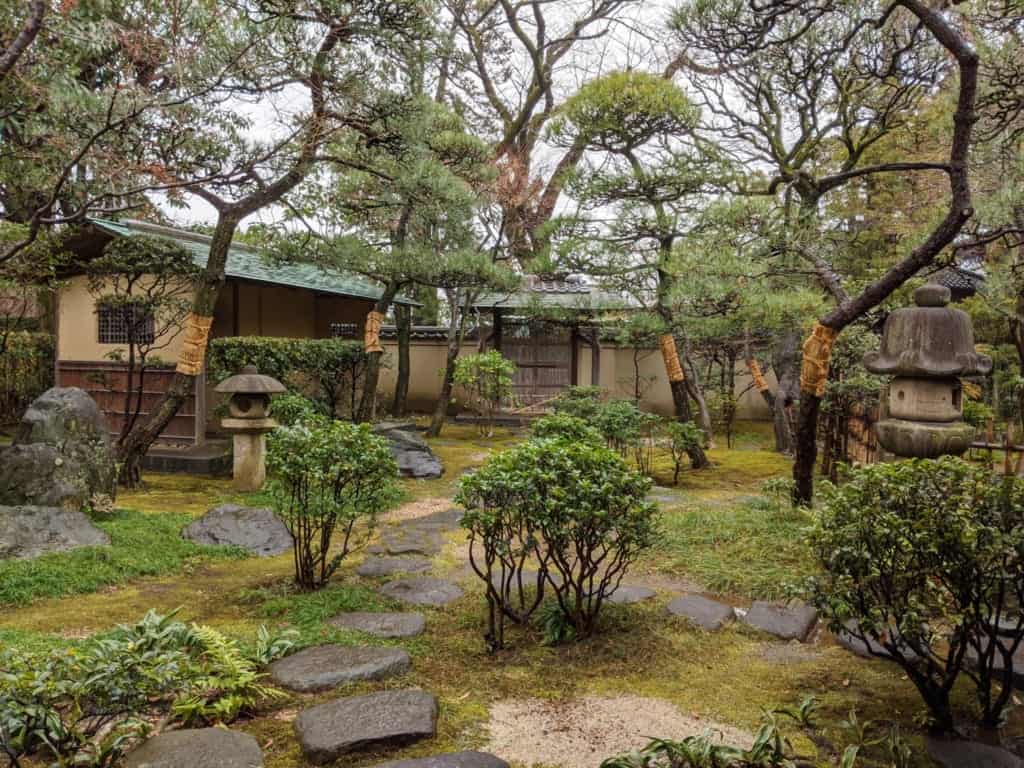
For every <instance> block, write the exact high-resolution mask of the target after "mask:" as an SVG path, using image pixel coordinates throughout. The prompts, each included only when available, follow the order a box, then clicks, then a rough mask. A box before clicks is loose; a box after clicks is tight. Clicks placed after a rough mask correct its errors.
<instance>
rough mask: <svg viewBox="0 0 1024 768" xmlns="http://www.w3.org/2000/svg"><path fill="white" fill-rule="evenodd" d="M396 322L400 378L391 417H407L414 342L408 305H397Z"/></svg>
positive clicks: (397, 382) (396, 384)
mask: <svg viewBox="0 0 1024 768" xmlns="http://www.w3.org/2000/svg"><path fill="white" fill-rule="evenodd" d="M395 322H396V324H397V326H398V378H397V379H396V380H395V399H394V401H393V402H392V403H391V415H392V416H394V417H395V418H401V417H402V416H405V411H406V402H407V401H408V399H409V365H410V361H409V345H410V343H411V341H412V311H411V309H410V307H408V306H407V305H396V307H395Z"/></svg>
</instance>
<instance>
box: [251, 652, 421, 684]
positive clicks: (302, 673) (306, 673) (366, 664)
mask: <svg viewBox="0 0 1024 768" xmlns="http://www.w3.org/2000/svg"><path fill="white" fill-rule="evenodd" d="M411 667H412V662H411V661H410V659H409V654H408V653H406V652H405V651H403V650H402V649H401V648H349V647H346V646H342V645H321V646H317V647H315V648H306V649H305V650H302V651H299V652H298V653H295V654H292V655H291V656H286V657H285V658H283V659H278V660H277V661H275V662H274V663H273V664H271V665H270V668H269V671H270V679H271V680H273V681H274V682H275V683H277V684H278V685H280V686H282V687H284V688H288V689H289V690H292V691H299V692H300V693H309V692H311V691H323V690H326V689H327V688H334V687H335V686H337V685H341V684H342V683H352V682H355V681H356V680H383V679H384V678H385V677H391V676H393V675H404V674H405V673H406V672H408V671H409V669H410V668H411Z"/></svg>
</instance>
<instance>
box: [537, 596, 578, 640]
mask: <svg viewBox="0 0 1024 768" xmlns="http://www.w3.org/2000/svg"><path fill="white" fill-rule="evenodd" d="M538 618H539V619H540V626H541V629H543V630H544V645H562V644H563V643H571V642H572V641H573V640H575V639H576V627H574V626H573V624H572V620H571V619H570V618H569V617H568V616H566V615H565V611H563V610H562V606H561V605H559V604H558V603H557V602H556V601H554V600H549V601H548V602H546V603H544V604H543V605H542V606H541V608H540V614H539V617H538Z"/></svg>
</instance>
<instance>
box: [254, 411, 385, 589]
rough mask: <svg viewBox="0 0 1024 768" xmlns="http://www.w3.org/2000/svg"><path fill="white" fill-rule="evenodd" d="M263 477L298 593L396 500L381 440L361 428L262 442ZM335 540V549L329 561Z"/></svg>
mask: <svg viewBox="0 0 1024 768" xmlns="http://www.w3.org/2000/svg"><path fill="white" fill-rule="evenodd" d="M267 471H268V474H269V475H270V481H269V483H268V485H267V489H268V492H269V494H270V497H271V500H272V501H271V503H272V505H273V507H274V510H275V512H276V513H277V515H278V517H280V518H281V520H282V521H284V524H285V525H286V526H287V527H288V531H289V532H290V533H291V535H292V539H293V543H294V548H295V558H294V559H295V582H296V583H297V584H298V585H299V586H300V587H302V588H304V589H319V588H320V587H322V586H324V585H325V584H326V583H327V580H328V579H330V577H331V575H332V574H333V573H334V572H335V571H336V570H337V569H338V566H339V565H341V563H342V561H343V560H344V559H345V558H346V557H347V556H348V555H349V553H350V552H352V551H353V549H355V548H356V547H357V546H359V545H360V544H364V543H365V541H366V539H367V538H368V537H369V535H370V533H371V532H372V530H373V527H374V525H375V522H376V519H377V515H378V514H379V513H380V512H382V511H384V510H385V509H387V507H388V506H389V505H390V504H391V503H392V502H393V501H394V500H395V499H396V498H397V495H398V485H397V483H396V478H397V476H398V466H397V465H396V464H395V460H394V458H393V457H392V455H391V450H390V448H389V447H388V443H387V440H385V439H384V438H382V437H380V436H379V435H375V434H374V433H373V431H372V430H371V429H370V427H369V425H367V424H348V423H345V422H340V421H332V422H314V423H313V424H296V425H294V426H291V427H280V428H278V429H276V430H274V432H273V433H272V434H271V436H270V439H269V440H268V450H267ZM336 532H337V533H340V535H341V544H340V547H339V548H338V549H337V551H336V552H335V553H334V554H333V555H332V554H331V552H330V549H331V543H332V541H333V540H334V535H335V533H336ZM360 534H361V538H360V539H359V540H357V537H359V536H360Z"/></svg>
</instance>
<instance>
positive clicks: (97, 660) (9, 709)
mask: <svg viewBox="0 0 1024 768" xmlns="http://www.w3.org/2000/svg"><path fill="white" fill-rule="evenodd" d="M293 635H294V633H292V635H291V636H285V635H276V636H274V635H271V634H270V633H269V632H267V631H266V630H265V629H264V628H262V627H261V628H260V632H259V634H258V637H257V639H256V642H255V644H254V646H253V651H252V653H251V654H250V653H249V652H247V651H246V650H244V649H243V648H241V647H239V645H238V644H237V643H235V641H234V640H231V639H230V638H228V637H225V636H224V635H222V634H221V633H219V632H217V631H216V630H214V629H211V628H209V627H203V626H199V625H196V624H190V625H186V624H184V623H182V622H180V621H177V620H175V619H174V614H173V613H172V614H169V615H167V616H161V615H159V614H157V613H155V612H153V611H150V612H149V613H147V614H146V616H145V617H144V618H143V619H142V620H141V621H139V622H138V623H136V624H134V625H131V626H121V627H118V628H117V629H115V630H113V631H111V632H106V633H104V634H101V635H97V636H95V637H93V638H90V639H89V640H86V641H84V642H82V643H81V644H79V645H78V646H77V647H75V648H74V649H61V650H56V651H51V652H47V653H28V652H14V651H10V652H7V653H0V754H6V755H7V756H8V757H10V758H12V761H13V760H17V758H19V757H21V756H23V755H26V754H39V755H40V756H42V755H49V756H50V757H52V758H53V759H54V760H56V763H55V764H56V765H83V766H85V765H87V766H92V767H93V768H108V767H109V766H113V765H115V764H117V763H118V762H119V760H120V758H121V756H122V755H124V754H125V753H126V752H127V751H128V749H129V748H130V747H131V746H132V745H133V744H134V743H135V742H136V741H138V740H139V739H141V738H144V737H145V736H146V734H147V733H148V732H149V730H150V728H151V727H152V724H153V723H155V722H157V721H159V720H161V719H165V720H167V721H168V722H169V723H172V724H173V723H177V724H181V725H203V724H216V723H229V722H231V721H232V720H234V719H235V718H237V717H238V716H239V715H242V714H245V713H248V712H251V711H252V710H253V709H254V708H255V707H256V706H257V705H258V704H259V703H260V702H262V701H263V700H265V699H273V698H280V697H283V696H284V694H283V693H281V692H280V691H278V690H277V689H275V688H271V687H269V686H267V685H265V684H263V683H262V682H261V681H262V678H263V675H262V674H261V673H260V671H259V668H260V667H261V666H262V665H264V664H267V663H269V662H271V661H274V660H275V659H277V658H280V657H281V656H284V655H285V654H287V653H288V652H290V651H291V650H292V647H293V646H294V640H293ZM14 764H16V763H14Z"/></svg>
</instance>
